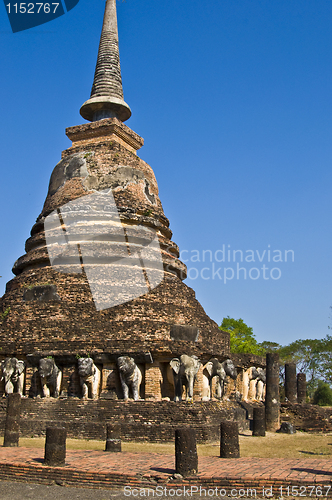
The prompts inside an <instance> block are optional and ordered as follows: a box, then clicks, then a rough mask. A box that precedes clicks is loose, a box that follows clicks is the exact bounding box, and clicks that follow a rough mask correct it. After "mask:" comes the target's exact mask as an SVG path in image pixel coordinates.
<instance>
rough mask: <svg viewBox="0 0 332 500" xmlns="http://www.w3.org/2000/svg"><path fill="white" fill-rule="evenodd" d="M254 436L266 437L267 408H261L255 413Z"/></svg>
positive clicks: (256, 409) (255, 409) (255, 410)
mask: <svg viewBox="0 0 332 500" xmlns="http://www.w3.org/2000/svg"><path fill="white" fill-rule="evenodd" d="M252 435H253V436H265V408H264V407H262V406H260V407H257V408H254V411H253V430H252Z"/></svg>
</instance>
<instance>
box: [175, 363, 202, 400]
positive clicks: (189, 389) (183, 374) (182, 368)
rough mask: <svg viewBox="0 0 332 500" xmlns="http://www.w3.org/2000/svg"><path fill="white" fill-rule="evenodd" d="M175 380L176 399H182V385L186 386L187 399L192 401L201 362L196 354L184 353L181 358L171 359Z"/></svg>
mask: <svg viewBox="0 0 332 500" xmlns="http://www.w3.org/2000/svg"><path fill="white" fill-rule="evenodd" d="M169 364H170V367H171V369H172V372H173V381H174V401H182V387H183V386H185V388H186V401H192V400H193V397H194V383H195V380H196V375H197V372H198V370H199V368H200V366H201V362H200V361H199V359H198V358H197V357H196V356H187V354H182V356H180V358H173V359H171V361H170V363H169Z"/></svg>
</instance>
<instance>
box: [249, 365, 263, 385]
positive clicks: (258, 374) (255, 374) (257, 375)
mask: <svg viewBox="0 0 332 500" xmlns="http://www.w3.org/2000/svg"><path fill="white" fill-rule="evenodd" d="M251 373H252V376H251V379H252V380H254V379H256V380H257V381H259V380H261V381H262V382H263V383H264V384H265V383H266V373H265V370H264V368H255V367H253V368H252V371H251Z"/></svg>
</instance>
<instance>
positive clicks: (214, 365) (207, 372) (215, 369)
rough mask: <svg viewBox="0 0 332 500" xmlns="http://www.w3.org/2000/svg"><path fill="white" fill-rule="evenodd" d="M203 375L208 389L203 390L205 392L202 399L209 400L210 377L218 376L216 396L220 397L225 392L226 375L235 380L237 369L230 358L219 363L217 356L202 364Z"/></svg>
mask: <svg viewBox="0 0 332 500" xmlns="http://www.w3.org/2000/svg"><path fill="white" fill-rule="evenodd" d="M203 375H204V376H205V377H206V379H207V380H208V384H209V389H207V390H206V391H205V392H206V394H204V397H203V399H205V400H209V399H210V398H211V396H212V379H213V378H214V377H218V385H217V396H218V397H219V398H221V397H222V396H223V395H224V393H225V386H226V383H227V377H230V378H232V379H233V380H235V379H236V377H237V370H236V368H235V366H234V363H233V361H232V360H231V359H226V360H225V361H223V362H222V363H221V362H220V361H219V360H218V359H217V358H211V359H210V361H209V362H208V363H206V365H205V366H204V370H203ZM206 379H205V380H206ZM206 385H207V384H206Z"/></svg>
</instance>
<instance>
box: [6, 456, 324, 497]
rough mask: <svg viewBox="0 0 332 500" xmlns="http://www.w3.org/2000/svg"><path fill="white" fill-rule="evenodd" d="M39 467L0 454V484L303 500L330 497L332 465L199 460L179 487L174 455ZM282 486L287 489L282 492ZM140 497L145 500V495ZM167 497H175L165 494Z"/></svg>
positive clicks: (29, 459)
mask: <svg viewBox="0 0 332 500" xmlns="http://www.w3.org/2000/svg"><path fill="white" fill-rule="evenodd" d="M42 462H43V450H42V449H40V448H10V449H8V448H7V449H1V448H0V479H7V480H15V481H17V480H18V481H31V482H39V483H44V484H53V483H54V482H58V483H59V481H61V483H60V484H63V485H68V486H70V485H76V486H84V487H90V488H100V487H102V488H119V487H124V486H127V487H129V488H146V489H147V488H151V489H152V488H153V489H155V488H156V487H157V486H159V487H161V488H166V489H167V490H168V491H170V490H171V489H172V490H173V491H174V490H176V489H178V488H181V489H182V491H183V488H184V487H186V488H188V487H189V488H190V486H198V488H199V487H200V486H201V487H202V488H205V489H206V490H207V489H210V488H211V489H213V490H214V491H215V488H217V489H218V495H220V489H226V490H227V492H226V494H227V495H228V496H233V497H235V496H238V495H239V496H242V497H245V496H246V497H249V498H255V497H256V498H267V497H269V498H270V496H268V495H269V491H266V489H267V488H271V487H272V494H273V495H274V497H275V498H279V497H281V496H283V497H289V498H294V495H292V490H291V487H292V486H294V487H298V488H301V490H299V491H298V493H297V494H296V495H295V496H298V495H299V493H301V496H305V497H307V498H309V497H311V498H316V497H318V496H320V497H322V496H323V497H326V496H328V497H329V498H331V496H332V492H331V485H330V479H331V474H332V465H331V463H330V462H329V461H328V460H319V459H298V460H285V459H266V458H251V459H250V460H248V458H239V459H234V458H232V459H220V458H218V457H200V458H199V460H198V474H197V476H194V477H189V478H186V479H184V480H182V481H179V480H174V479H173V478H172V476H173V474H174V472H175V468H174V455H159V454H157V453H149V454H143V453H142V454H138V453H128V452H123V453H107V457H105V453H104V452H99V451H73V450H68V451H67V456H66V465H65V466H64V467H47V466H45V465H43V463H42ZM288 486H289V487H290V489H289V490H288V492H287V487H288ZM254 488H256V490H257V491H256V495H255V494H254V492H253V491H252V492H250V491H249V492H248V493H247V495H246V492H247V489H254ZM263 488H264V490H265V493H263ZM280 488H282V495H281V490H280ZM232 489H237V491H238V494H237V495H236V494H235V492H233V495H232V494H231V490H232ZM240 489H242V493H241V494H240V493H239V490H240ZM243 490H245V492H243ZM295 491H296V489H295ZM138 493H139V492H138ZM145 496H148V494H147V491H146V495H145ZM150 496H152V492H151V491H150ZM169 496H175V494H173V495H172V494H171V492H170V494H169ZM184 496H185V495H184ZM186 496H188V494H187V495H186ZM201 496H202V497H204V496H207V497H208V496H209V497H212V495H211V492H210V495H208V492H207V491H206V493H204V491H202V495H201ZM215 496H217V495H215Z"/></svg>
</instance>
